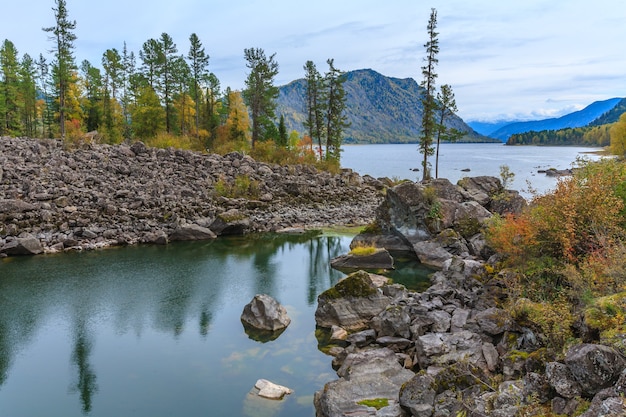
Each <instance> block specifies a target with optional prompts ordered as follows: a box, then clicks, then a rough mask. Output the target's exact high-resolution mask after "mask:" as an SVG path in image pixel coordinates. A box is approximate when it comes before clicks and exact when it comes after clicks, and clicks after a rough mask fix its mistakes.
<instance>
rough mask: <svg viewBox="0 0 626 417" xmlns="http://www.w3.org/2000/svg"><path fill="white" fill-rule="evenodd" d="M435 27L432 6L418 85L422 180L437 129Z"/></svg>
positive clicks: (436, 41) (437, 49) (427, 175)
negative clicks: (420, 103)
mask: <svg viewBox="0 0 626 417" xmlns="http://www.w3.org/2000/svg"><path fill="white" fill-rule="evenodd" d="M436 28H437V11H436V10H435V9H434V8H433V9H431V11H430V19H429V20H428V26H427V31H428V41H427V42H426V44H425V45H424V47H425V48H426V57H425V58H424V61H425V62H426V65H424V66H423V67H422V75H423V77H424V80H423V81H422V82H421V84H420V86H421V87H422V88H423V92H422V98H421V102H422V108H423V114H422V131H421V133H420V143H419V151H420V153H422V154H423V155H424V159H423V160H422V181H425V180H427V179H429V178H430V164H429V162H428V157H429V156H431V155H432V154H433V152H434V148H433V141H434V136H435V134H436V131H437V120H436V114H435V113H436V111H437V101H436V100H435V88H436V87H435V80H436V79H437V73H436V72H435V66H436V65H437V63H438V62H439V60H438V59H437V54H438V53H439V39H438V38H437V35H438V33H437V32H436V31H435V29H436Z"/></svg>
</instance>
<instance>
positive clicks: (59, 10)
mask: <svg viewBox="0 0 626 417" xmlns="http://www.w3.org/2000/svg"><path fill="white" fill-rule="evenodd" d="M55 4H56V7H53V8H52V10H53V11H54V18H55V25H54V26H50V27H47V28H43V31H44V32H48V33H51V34H52V35H50V36H49V39H50V40H51V41H53V42H54V46H53V48H52V51H53V52H54V56H55V61H54V62H53V64H52V66H53V68H52V74H53V76H54V82H55V86H56V90H57V91H56V95H57V98H58V106H59V108H58V111H59V133H60V135H61V138H63V139H64V138H65V116H66V111H67V108H66V100H67V98H68V92H69V90H70V87H71V86H70V84H72V83H74V82H75V80H74V77H73V72H74V70H75V69H76V64H75V63H74V55H73V52H72V50H73V49H74V41H75V40H76V35H75V34H74V33H73V30H75V29H76V21H75V20H73V21H71V20H69V18H68V14H67V7H66V4H65V0H55Z"/></svg>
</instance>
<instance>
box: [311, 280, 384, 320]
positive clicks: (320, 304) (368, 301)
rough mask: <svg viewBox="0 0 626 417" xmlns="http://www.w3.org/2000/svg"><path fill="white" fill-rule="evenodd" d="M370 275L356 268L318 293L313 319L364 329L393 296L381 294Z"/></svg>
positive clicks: (377, 284) (378, 285)
mask: <svg viewBox="0 0 626 417" xmlns="http://www.w3.org/2000/svg"><path fill="white" fill-rule="evenodd" d="M372 276H373V275H370V274H368V273H367V272H365V271H357V272H354V273H352V274H350V275H348V276H347V277H346V278H344V279H342V280H341V281H339V282H338V283H337V284H335V286H334V287H332V288H329V289H328V290H326V291H324V292H323V293H321V294H320V295H319V296H318V297H317V309H316V310H315V322H316V323H317V325H318V326H320V327H326V328H331V327H332V326H339V327H342V328H344V329H346V330H347V331H349V332H353V331H359V330H364V329H365V328H367V325H368V323H369V321H370V320H371V319H372V317H374V316H375V315H377V314H378V313H380V312H381V311H383V310H384V309H385V308H386V307H387V306H388V305H389V304H390V303H391V300H392V298H391V297H388V296H386V295H384V294H383V291H382V290H381V289H380V288H379V287H380V284H379V283H377V282H376V280H374V279H372Z"/></svg>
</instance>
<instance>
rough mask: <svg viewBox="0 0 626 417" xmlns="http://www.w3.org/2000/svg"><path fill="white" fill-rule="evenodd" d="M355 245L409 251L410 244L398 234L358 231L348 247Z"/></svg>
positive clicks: (392, 250)
mask: <svg viewBox="0 0 626 417" xmlns="http://www.w3.org/2000/svg"><path fill="white" fill-rule="evenodd" d="M355 246H374V247H377V248H384V249H386V250H388V251H391V252H411V251H412V250H413V249H412V247H411V245H410V244H409V243H408V242H407V241H405V240H403V239H402V238H401V237H400V236H395V235H376V234H371V233H360V234H358V235H356V236H355V237H354V239H352V242H351V243H350V249H352V248H354V247H355Z"/></svg>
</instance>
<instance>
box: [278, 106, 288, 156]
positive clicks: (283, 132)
mask: <svg viewBox="0 0 626 417" xmlns="http://www.w3.org/2000/svg"><path fill="white" fill-rule="evenodd" d="M276 145H277V146H279V147H281V148H287V147H288V145H289V136H288V135H287V126H286V125H285V116H284V115H283V114H281V115H280V121H279V122H278V137H277V138H276Z"/></svg>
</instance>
